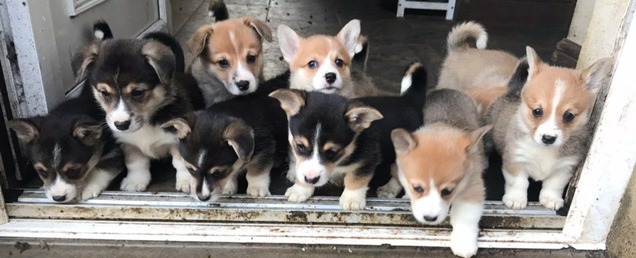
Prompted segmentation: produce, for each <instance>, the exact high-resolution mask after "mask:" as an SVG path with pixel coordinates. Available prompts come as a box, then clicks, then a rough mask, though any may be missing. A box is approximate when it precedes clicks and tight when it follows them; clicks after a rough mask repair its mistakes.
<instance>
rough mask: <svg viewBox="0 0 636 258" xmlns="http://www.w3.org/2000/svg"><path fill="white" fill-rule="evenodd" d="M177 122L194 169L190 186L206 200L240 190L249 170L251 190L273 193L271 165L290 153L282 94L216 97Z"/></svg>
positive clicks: (255, 193) (173, 124)
mask: <svg viewBox="0 0 636 258" xmlns="http://www.w3.org/2000/svg"><path fill="white" fill-rule="evenodd" d="M188 120H189V121H188ZM163 127H164V128H174V130H175V131H176V132H177V135H178V136H179V138H180V139H181V140H180V144H179V150H180V153H181V156H182V157H183V159H184V162H185V164H186V167H187V168H188V170H189V171H190V173H191V175H192V182H191V186H190V189H193V190H192V192H191V194H192V196H193V197H194V198H196V199H198V200H200V201H216V200H217V199H218V198H219V196H220V195H221V193H223V194H230V195H231V194H235V193H236V192H237V183H236V177H237V175H238V174H239V173H240V172H241V171H243V170H245V169H246V170H247V174H246V178H247V183H248V186H247V194H249V195H251V196H254V197H265V196H268V195H270V192H269V183H270V170H271V169H272V167H273V166H274V165H275V163H281V162H282V161H284V160H285V158H286V157H287V151H288V145H287V118H286V117H285V112H283V110H282V109H281V107H280V104H279V102H278V101H277V100H275V99H273V98H269V97H267V96H263V95H257V94H249V95H246V96H239V97H236V98H233V99H231V100H227V101H224V102H220V103H216V104H214V105H212V106H211V107H210V108H208V109H206V110H202V111H198V112H196V113H195V114H194V115H192V116H191V118H189V119H182V118H177V119H174V120H171V121H169V122H167V123H165V124H164V125H163Z"/></svg>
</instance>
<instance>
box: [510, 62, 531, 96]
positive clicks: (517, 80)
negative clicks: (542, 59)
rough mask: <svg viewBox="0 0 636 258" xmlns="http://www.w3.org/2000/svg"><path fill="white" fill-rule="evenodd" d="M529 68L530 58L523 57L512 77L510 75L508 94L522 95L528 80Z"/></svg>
mask: <svg viewBox="0 0 636 258" xmlns="http://www.w3.org/2000/svg"><path fill="white" fill-rule="evenodd" d="M528 70H529V66H528V60H526V59H525V58H523V59H521V60H520V61H519V64H517V68H516V69H515V73H514V74H512V77H510V80H509V81H508V95H511V96H520V95H521V90H522V89H523V86H525V85H526V83H527V82H528Z"/></svg>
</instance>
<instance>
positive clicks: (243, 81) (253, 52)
mask: <svg viewBox="0 0 636 258" xmlns="http://www.w3.org/2000/svg"><path fill="white" fill-rule="evenodd" d="M263 40H267V41H269V42H271V41H272V32H271V30H270V29H269V27H268V26H267V24H265V23H264V22H262V21H261V20H258V19H256V18H253V17H243V18H238V19H227V20H223V21H220V22H217V23H214V24H207V25H203V26H201V27H200V28H199V29H197V31H196V32H195V33H194V34H193V35H192V36H191V37H190V39H188V47H189V48H190V51H191V52H192V54H193V55H194V56H195V58H194V61H193V62H192V64H191V66H190V71H191V73H192V75H193V76H194V78H195V79H196V80H197V82H198V84H199V88H200V89H201V91H202V92H203V96H204V98H205V102H206V107H209V106H211V105H212V104H214V103H217V102H221V101H223V100H227V99H230V98H233V97H234V96H239V95H245V94H249V93H252V92H255V91H256V90H257V88H258V85H259V82H262V81H263Z"/></svg>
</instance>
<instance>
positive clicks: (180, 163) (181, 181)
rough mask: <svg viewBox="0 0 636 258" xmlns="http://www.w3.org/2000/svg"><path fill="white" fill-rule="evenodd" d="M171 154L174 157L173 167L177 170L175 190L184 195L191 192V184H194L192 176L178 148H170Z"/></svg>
mask: <svg viewBox="0 0 636 258" xmlns="http://www.w3.org/2000/svg"><path fill="white" fill-rule="evenodd" d="M170 154H171V155H172V167H174V169H176V170H177V175H176V177H177V178H176V180H175V189H176V190H177V191H181V192H184V193H189V192H190V183H191V182H192V176H191V175H190V172H189V171H188V168H187V167H186V165H185V161H184V160H183V157H181V153H180V152H179V147H178V146H176V145H175V146H172V147H170Z"/></svg>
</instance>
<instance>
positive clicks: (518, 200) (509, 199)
mask: <svg viewBox="0 0 636 258" xmlns="http://www.w3.org/2000/svg"><path fill="white" fill-rule="evenodd" d="M502 201H503V203H504V204H505V205H506V206H508V208H513V209H524V208H525V207H526V205H528V194H527V193H526V192H524V191H514V190H513V191H509V192H507V193H506V194H504V196H503V198H502Z"/></svg>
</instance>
